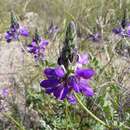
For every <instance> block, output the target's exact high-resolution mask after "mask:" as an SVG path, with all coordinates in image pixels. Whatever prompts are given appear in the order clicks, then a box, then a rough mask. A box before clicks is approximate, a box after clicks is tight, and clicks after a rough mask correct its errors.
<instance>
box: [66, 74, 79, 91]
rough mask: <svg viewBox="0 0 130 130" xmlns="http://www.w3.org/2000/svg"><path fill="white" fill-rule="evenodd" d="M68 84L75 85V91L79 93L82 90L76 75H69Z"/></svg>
mask: <svg viewBox="0 0 130 130" xmlns="http://www.w3.org/2000/svg"><path fill="white" fill-rule="evenodd" d="M68 85H69V86H70V87H73V89H74V91H75V92H77V93H79V92H80V88H79V85H78V84H77V81H76V78H75V77H74V76H71V77H69V83H68Z"/></svg>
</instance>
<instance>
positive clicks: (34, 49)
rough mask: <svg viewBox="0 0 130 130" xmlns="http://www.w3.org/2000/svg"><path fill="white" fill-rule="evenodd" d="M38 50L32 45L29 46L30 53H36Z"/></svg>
mask: <svg viewBox="0 0 130 130" xmlns="http://www.w3.org/2000/svg"><path fill="white" fill-rule="evenodd" d="M36 50H37V48H36V47H35V46H33V45H32V44H30V45H28V46H27V51H28V52H30V53H36Z"/></svg>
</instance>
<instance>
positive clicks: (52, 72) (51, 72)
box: [44, 68, 55, 78]
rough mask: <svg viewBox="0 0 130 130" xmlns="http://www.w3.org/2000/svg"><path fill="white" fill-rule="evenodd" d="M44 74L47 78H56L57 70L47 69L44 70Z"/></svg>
mask: <svg viewBox="0 0 130 130" xmlns="http://www.w3.org/2000/svg"><path fill="white" fill-rule="evenodd" d="M44 74H45V75H46V77H47V78H52V77H55V69H54V68H46V69H45V70H44Z"/></svg>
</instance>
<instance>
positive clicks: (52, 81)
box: [40, 79, 59, 88]
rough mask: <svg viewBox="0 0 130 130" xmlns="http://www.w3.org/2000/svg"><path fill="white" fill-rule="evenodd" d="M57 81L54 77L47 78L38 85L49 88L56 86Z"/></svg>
mask: <svg viewBox="0 0 130 130" xmlns="http://www.w3.org/2000/svg"><path fill="white" fill-rule="evenodd" d="M58 83H59V81H58V80H56V79H48V80H42V81H41V82H40V86H41V87H43V88H50V87H56V86H57V85H58Z"/></svg>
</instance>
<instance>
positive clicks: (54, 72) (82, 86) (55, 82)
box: [40, 55, 95, 104]
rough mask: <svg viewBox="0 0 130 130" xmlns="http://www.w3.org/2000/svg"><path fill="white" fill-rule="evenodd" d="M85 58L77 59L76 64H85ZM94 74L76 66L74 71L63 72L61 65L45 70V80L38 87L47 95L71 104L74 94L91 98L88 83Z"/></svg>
mask: <svg viewBox="0 0 130 130" xmlns="http://www.w3.org/2000/svg"><path fill="white" fill-rule="evenodd" d="M86 58H87V57H86V56H85V55H84V56H83V55H82V56H81V57H79V60H78V64H84V63H85V64H86V62H87V61H86ZM94 74H95V71H94V70H92V69H84V68H81V66H80V67H79V66H77V67H76V68H75V69H74V70H65V68H64V67H63V66H62V65H61V66H58V67H55V68H46V69H45V70H44V75H45V76H46V78H47V79H45V80H42V81H41V83H40V85H41V87H42V88H44V89H45V92H46V93H48V94H53V95H54V96H55V97H56V98H57V99H59V100H64V99H67V100H68V101H69V102H70V103H71V104H75V103H76V98H75V96H74V92H76V93H82V94H84V95H85V96H93V95H94V92H93V89H92V88H91V87H90V85H89V83H88V81H89V80H90V79H91V77H92V76H93V75H94Z"/></svg>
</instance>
